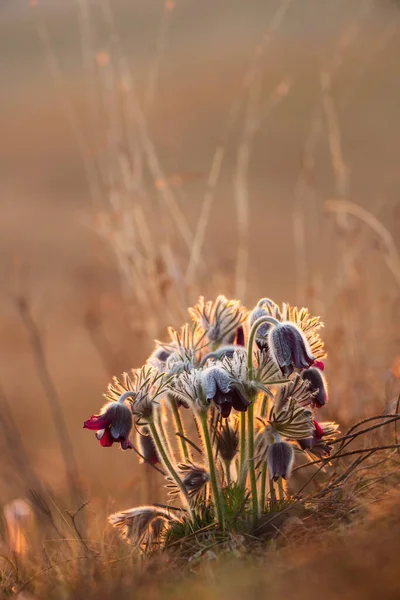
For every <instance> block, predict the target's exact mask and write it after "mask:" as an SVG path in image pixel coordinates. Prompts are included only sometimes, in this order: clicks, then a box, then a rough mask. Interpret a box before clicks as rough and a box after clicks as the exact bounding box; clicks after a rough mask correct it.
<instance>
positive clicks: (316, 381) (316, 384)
mask: <svg viewBox="0 0 400 600" xmlns="http://www.w3.org/2000/svg"><path fill="white" fill-rule="evenodd" d="M301 377H302V379H305V380H306V381H309V382H310V391H311V392H314V396H313V398H312V402H311V404H312V405H313V406H317V407H318V408H321V406H324V405H325V404H326V403H327V402H328V395H327V385H326V381H325V377H324V376H323V375H322V373H321V371H320V370H319V369H316V368H314V367H311V368H310V369H305V370H304V371H302V373H301Z"/></svg>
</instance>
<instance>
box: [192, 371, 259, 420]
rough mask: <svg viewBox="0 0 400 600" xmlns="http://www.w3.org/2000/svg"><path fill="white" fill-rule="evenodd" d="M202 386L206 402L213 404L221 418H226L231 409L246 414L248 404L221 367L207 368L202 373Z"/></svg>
mask: <svg viewBox="0 0 400 600" xmlns="http://www.w3.org/2000/svg"><path fill="white" fill-rule="evenodd" d="M201 379H202V386H203V391H204V393H205V396H206V398H207V400H208V401H209V402H210V401H212V402H214V404H215V406H216V407H217V409H218V411H219V412H220V414H221V416H222V417H223V418H225V419H226V418H228V417H229V415H230V414H231V410H232V408H234V409H235V410H237V411H239V412H246V411H247V407H248V406H249V404H250V402H249V401H248V400H247V398H245V397H244V396H243V394H242V393H241V392H240V391H239V389H238V388H236V387H235V386H234V384H233V382H232V380H231V377H230V376H229V373H228V372H227V371H226V370H225V369H223V368H222V367H208V368H207V369H204V371H203V372H202V378H201Z"/></svg>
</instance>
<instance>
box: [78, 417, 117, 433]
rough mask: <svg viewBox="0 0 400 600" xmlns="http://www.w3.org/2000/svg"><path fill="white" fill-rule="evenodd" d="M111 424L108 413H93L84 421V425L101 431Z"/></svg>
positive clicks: (86, 427)
mask: <svg viewBox="0 0 400 600" xmlns="http://www.w3.org/2000/svg"><path fill="white" fill-rule="evenodd" d="M109 425H110V419H109V417H107V416H106V415H92V416H91V417H90V419H88V420H87V421H85V422H84V424H83V427H84V429H90V430H91V431H99V429H106V428H107V427H108V426H109Z"/></svg>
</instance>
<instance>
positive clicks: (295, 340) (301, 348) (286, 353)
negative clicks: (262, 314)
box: [268, 322, 315, 376]
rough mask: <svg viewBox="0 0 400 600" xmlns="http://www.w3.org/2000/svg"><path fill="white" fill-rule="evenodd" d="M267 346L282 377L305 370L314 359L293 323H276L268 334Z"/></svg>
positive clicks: (300, 332)
mask: <svg viewBox="0 0 400 600" xmlns="http://www.w3.org/2000/svg"><path fill="white" fill-rule="evenodd" d="M268 346H269V349H270V352H271V355H272V357H273V359H274V360H275V362H276V364H277V365H278V366H279V368H280V369H281V371H282V373H283V375H284V376H289V375H291V374H292V373H293V370H294V367H296V369H307V368H308V367H310V366H311V365H312V364H313V362H314V360H315V359H314V357H313V356H312V354H311V350H310V348H309V346H308V342H307V340H306V338H305V337H304V335H303V333H302V331H301V330H300V329H299V328H298V327H297V326H296V325H295V324H294V323H289V322H286V323H278V325H275V326H274V327H273V328H272V329H271V330H270V332H269V334H268Z"/></svg>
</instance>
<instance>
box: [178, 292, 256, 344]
mask: <svg viewBox="0 0 400 600" xmlns="http://www.w3.org/2000/svg"><path fill="white" fill-rule="evenodd" d="M189 314H190V316H191V317H192V319H193V321H195V322H196V323H198V324H199V325H200V327H201V328H202V329H203V331H204V332H205V333H206V335H207V338H208V340H209V341H210V342H212V343H215V344H223V343H229V342H231V341H233V339H234V338H232V337H231V336H232V334H234V332H236V330H237V328H238V327H239V325H240V324H241V323H242V322H243V321H244V320H245V318H246V309H245V308H244V307H243V306H242V305H241V303H240V302H239V300H227V298H225V296H218V298H217V299H216V301H215V302H212V301H208V302H205V300H204V297H203V296H200V298H199V300H198V302H197V304H196V306H194V307H192V308H189Z"/></svg>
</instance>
